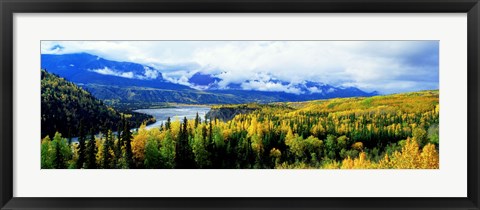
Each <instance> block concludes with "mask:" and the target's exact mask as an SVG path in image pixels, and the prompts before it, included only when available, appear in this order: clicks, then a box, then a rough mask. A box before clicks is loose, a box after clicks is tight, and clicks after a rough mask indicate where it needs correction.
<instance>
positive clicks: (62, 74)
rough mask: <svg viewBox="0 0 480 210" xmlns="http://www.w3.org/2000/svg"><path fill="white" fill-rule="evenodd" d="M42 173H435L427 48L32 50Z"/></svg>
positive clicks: (62, 46) (433, 83)
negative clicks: (36, 55) (36, 61)
mask: <svg viewBox="0 0 480 210" xmlns="http://www.w3.org/2000/svg"><path fill="white" fill-rule="evenodd" d="M40 56H41V67H40V69H39V71H40V75H41V78H40V79H41V136H40V139H39V140H40V144H39V145H40V150H41V169H439V167H440V161H439V144H440V143H439V123H440V122H439V113H440V105H439V94H440V92H439V42H438V41H428V40H425V41H42V42H41V54H40Z"/></svg>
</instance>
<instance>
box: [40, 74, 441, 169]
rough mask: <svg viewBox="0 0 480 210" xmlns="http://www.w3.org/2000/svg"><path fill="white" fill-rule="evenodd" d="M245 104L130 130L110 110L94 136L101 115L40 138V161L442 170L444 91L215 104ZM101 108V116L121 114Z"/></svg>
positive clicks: (52, 164) (48, 164)
mask: <svg viewBox="0 0 480 210" xmlns="http://www.w3.org/2000/svg"><path fill="white" fill-rule="evenodd" d="M42 77H44V73H43V72H42ZM62 82H65V81H62ZM42 91H43V82H42ZM64 91H65V90H64ZM69 91H71V90H69ZM77 91H79V92H82V90H77ZM42 93H43V92H42ZM52 94H53V95H54V96H55V97H61V95H60V96H59V95H55V94H56V93H52ZM68 95H71V97H74V96H78V93H77V94H72V93H69V94H68ZM65 97H66V96H65ZM64 102H65V103H67V102H66V101H64ZM47 103H51V102H49V101H47ZM50 106H54V105H50ZM69 107H76V106H74V105H72V106H69ZM80 107H81V106H80ZM42 108H43V101H42ZM240 108H241V109H247V110H248V112H239V113H237V114H236V115H235V116H233V118H232V119H224V120H225V121H223V120H220V119H217V118H215V117H214V116H215V115H210V118H209V119H208V120H203V121H202V120H201V118H200V117H199V116H198V115H197V117H196V118H195V119H193V120H187V119H186V118H184V119H174V120H171V119H170V118H169V119H168V120H167V122H166V123H165V124H162V125H161V126H159V127H157V128H152V129H148V130H147V129H146V128H145V124H143V125H142V126H141V127H140V128H139V129H138V130H133V131H132V129H131V128H132V127H134V125H132V123H131V122H130V121H129V120H126V118H125V117H118V118H114V117H112V118H110V119H111V120H110V121H109V122H110V123H112V124H107V125H106V126H100V130H101V134H100V135H94V134H95V133H96V130H95V129H96V128H98V125H104V124H105V122H101V121H99V119H95V118H93V119H92V120H97V121H98V123H96V122H97V121H89V124H88V125H89V126H87V125H86V124H85V123H84V124H82V123H78V124H79V126H78V127H76V128H78V129H77V132H78V135H79V142H78V143H74V144H69V143H68V141H67V139H66V138H64V137H63V133H62V132H56V133H55V134H54V135H51V134H48V135H44V138H43V139H42V143H41V145H42V146H41V148H42V149H41V150H42V158H41V160H42V161H41V167H42V168H44V169H48V168H86V169H96V168H104V169H123V168H137V169H143V168H145V169H157V168H176V169H183V168H202V169H203V168H204V169H230V168H232V169H253V168H255V169H273V168H277V169H297V168H298V169H300V168H302V169H303V168H326V169H333V168H341V169H370V168H372V169H376V168H381V169H393V168H401V169H418V168H424V169H435V168H439V154H438V148H439V126H438V125H439V93H438V91H421V92H413V93H403V94H394V95H387V96H373V97H367V98H364V97H356V98H337V99H329V100H316V101H306V102H282V103H280V102H279V103H270V104H242V105H219V106H214V107H212V111H213V112H215V111H216V112H217V113H218V112H222V111H221V110H231V109H240ZM104 112H105V113H104V116H110V115H108V113H115V112H114V111H113V110H112V111H111V112H108V111H106V110H105V111H104ZM113 115H114V114H112V116H113ZM42 119H43V117H42ZM62 120H63V121H60V122H61V123H60V124H63V125H66V123H65V122H67V120H65V119H62ZM88 120H90V119H88ZM43 125H44V122H43V121H42V126H43ZM70 126H71V125H70ZM113 130H116V131H118V132H116V133H113V132H112V131H113ZM42 135H43V134H42Z"/></svg>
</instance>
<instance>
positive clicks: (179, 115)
mask: <svg viewBox="0 0 480 210" xmlns="http://www.w3.org/2000/svg"><path fill="white" fill-rule="evenodd" d="M133 111H134V112H139V113H144V114H149V115H152V116H153V117H155V119H156V120H157V121H156V122H155V123H153V124H150V125H147V127H146V129H151V128H155V127H157V128H159V127H160V125H161V124H162V123H163V124H164V125H165V122H167V118H168V117H170V120H171V121H172V122H173V121H175V120H176V119H178V120H180V121H182V120H183V118H184V117H187V119H189V120H192V119H195V116H197V113H198V116H199V117H200V118H201V119H202V122H203V121H204V120H205V114H207V112H208V111H210V107H208V106H193V105H192V106H187V105H183V106H176V107H172V108H161V109H137V110H133ZM135 129H136V128H133V129H132V130H135ZM113 134H114V135H117V132H113ZM96 136H97V137H99V136H100V134H97V135H96ZM88 138H89V137H87V139H88ZM76 142H78V137H73V138H72V143H76Z"/></svg>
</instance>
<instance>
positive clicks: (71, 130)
mask: <svg viewBox="0 0 480 210" xmlns="http://www.w3.org/2000/svg"><path fill="white" fill-rule="evenodd" d="M41 109H42V116H41V120H42V121H41V125H42V129H41V130H42V133H41V135H42V137H45V136H47V135H50V136H52V137H53V135H54V134H55V132H60V133H62V134H63V135H64V137H67V138H68V137H76V136H79V135H80V128H84V129H85V130H86V129H87V128H88V129H90V127H92V128H93V132H99V131H100V129H101V128H102V127H105V128H109V129H113V130H116V126H117V122H118V121H120V119H121V116H122V114H121V113H120V112H118V111H116V110H115V109H113V108H111V107H109V106H106V105H105V104H104V103H103V102H102V101H100V100H98V99H96V98H95V97H93V96H92V95H91V94H90V93H89V92H87V91H85V90H84V89H82V88H81V87H78V86H77V85H75V84H74V83H72V82H69V81H67V80H65V79H63V78H60V77H58V76H56V75H54V74H51V73H48V72H47V71H45V70H41ZM149 118H150V117H149V116H147V115H144V114H140V113H135V114H133V115H132V114H129V115H128V116H127V119H129V121H132V122H131V123H132V124H135V123H137V121H138V122H140V123H141V122H143V121H144V120H148V119H149ZM150 120H151V119H150Z"/></svg>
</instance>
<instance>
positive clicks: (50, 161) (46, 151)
mask: <svg viewBox="0 0 480 210" xmlns="http://www.w3.org/2000/svg"><path fill="white" fill-rule="evenodd" d="M41 152H42V155H41V156H42V157H41V159H42V160H41V167H42V169H51V168H54V167H55V164H54V162H55V150H54V148H53V147H52V141H51V140H50V137H49V136H46V137H45V138H44V139H42V148H41Z"/></svg>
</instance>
